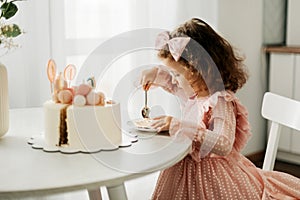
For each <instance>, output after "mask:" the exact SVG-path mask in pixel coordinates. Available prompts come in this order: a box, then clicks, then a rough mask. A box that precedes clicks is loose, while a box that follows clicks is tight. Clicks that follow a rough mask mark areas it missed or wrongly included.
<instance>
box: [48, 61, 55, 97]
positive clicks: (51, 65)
mask: <svg viewBox="0 0 300 200" xmlns="http://www.w3.org/2000/svg"><path fill="white" fill-rule="evenodd" d="M47 76H48V79H49V81H50V88H51V93H53V82H54V79H55V76H56V64H55V62H54V60H53V59H50V60H49V61H48V65H47Z"/></svg>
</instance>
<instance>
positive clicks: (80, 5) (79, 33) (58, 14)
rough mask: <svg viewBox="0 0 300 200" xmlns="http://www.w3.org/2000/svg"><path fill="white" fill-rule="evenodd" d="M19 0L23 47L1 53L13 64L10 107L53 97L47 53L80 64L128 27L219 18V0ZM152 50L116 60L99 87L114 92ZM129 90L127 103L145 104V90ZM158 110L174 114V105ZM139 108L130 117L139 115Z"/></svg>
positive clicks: (154, 100) (162, 101)
mask: <svg viewBox="0 0 300 200" xmlns="http://www.w3.org/2000/svg"><path fill="white" fill-rule="evenodd" d="M19 4H20V7H19V10H20V13H19V16H17V19H18V20H20V22H21V23H20V25H21V26H22V25H23V29H24V30H25V32H26V33H25V34H24V35H23V36H21V37H20V43H21V45H22V48H20V49H18V50H16V51H15V52H13V53H12V54H10V55H8V56H6V57H5V58H4V59H1V62H3V63H4V64H8V65H11V66H9V79H10V83H9V84H10V85H9V90H10V106H11V108H15V107H31V106H41V105H42V103H43V102H44V101H46V100H47V99H49V98H50V87H49V82H48V79H47V74H46V64H47V61H48V59H49V58H53V59H54V60H55V61H56V64H57V67H58V70H59V71H62V70H63V69H64V67H65V66H66V65H67V64H70V63H72V64H75V65H76V67H77V68H78V69H80V67H81V66H82V65H83V63H84V62H85V60H86V58H87V57H88V55H90V54H91V52H93V50H94V49H95V48H97V47H98V46H99V45H101V44H102V43H103V42H104V41H107V40H108V39H110V38H111V37H114V36H117V35H119V34H122V33H124V32H127V31H131V30H137V29H141V28H160V29H168V30H172V29H173V28H175V27H176V26H178V25H179V24H181V23H183V22H184V21H185V20H187V19H190V18H191V17H200V18H202V19H204V20H206V21H207V22H208V23H210V24H211V25H212V26H216V21H217V0H213V1H212V0H189V1H184V0H164V1H161V0H151V1H150V0H122V1H121V0H111V1H107V0H31V1H25V2H22V3H19ZM151 53H152V54H153V55H155V52H150V53H149V51H146V50H143V51H136V52H132V53H129V54H127V55H125V56H122V57H120V58H119V59H117V60H115V61H114V62H112V64H111V66H110V71H107V72H106V73H107V74H106V75H105V76H104V78H103V82H102V83H101V87H100V86H99V87H100V89H101V90H104V92H105V93H106V94H107V96H108V97H110V98H112V95H113V94H111V92H112V91H113V90H114V89H115V87H116V84H117V83H118V81H119V80H121V79H122V78H124V76H125V75H126V74H127V73H128V72H129V71H131V70H133V69H134V68H136V67H142V66H145V65H147V64H149V63H150V64H153V63H158V62H159V61H158V60H157V59H156V58H155V56H149V55H151ZM135 78H136V77H132V80H129V81H131V82H132V85H131V87H133V88H134V86H136V84H137V83H136V82H134V81H135V80H134V79H135ZM99 84H100V83H99ZM128 84H129V83H128ZM153 91H154V90H153ZM151 93H152V94H151ZM151 93H150V94H149V95H151V96H150V99H149V104H152V106H154V107H155V105H158V104H159V105H162V107H164V108H166V109H167V107H172V104H171V106H170V103H169V99H170V98H171V97H170V96H168V94H166V93H165V92H163V91H161V90H155V92H151ZM131 96H132V99H131V100H130V101H129V103H131V104H134V106H135V105H137V106H136V107H138V108H139V107H142V104H143V93H142V91H138V90H136V91H133V92H132V93H131ZM158 97H159V98H158ZM161 97H163V98H161ZM135 99H137V100H135ZM127 104H128V101H127ZM175 105H176V102H175ZM173 107H174V106H173ZM154 110H156V111H157V112H158V113H160V112H168V113H167V114H176V112H175V113H172V112H173V111H172V109H167V110H165V111H162V110H160V108H158V107H156V108H155V109H154ZM138 112H139V111H136V113H135V114H133V116H132V117H137V115H139V113H138ZM169 112H171V113H169ZM161 114H163V113H161ZM177 114H178V113H177ZM135 115H136V116H135Z"/></svg>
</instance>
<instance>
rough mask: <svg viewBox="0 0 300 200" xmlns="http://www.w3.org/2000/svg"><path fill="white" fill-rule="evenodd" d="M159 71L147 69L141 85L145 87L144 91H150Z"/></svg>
mask: <svg viewBox="0 0 300 200" xmlns="http://www.w3.org/2000/svg"><path fill="white" fill-rule="evenodd" d="M157 71H158V68H157V67H154V68H152V69H147V70H144V71H143V72H142V75H141V80H140V84H141V85H142V86H143V89H144V90H149V88H150V87H151V85H152V84H153V83H154V80H155V78H156V74H157Z"/></svg>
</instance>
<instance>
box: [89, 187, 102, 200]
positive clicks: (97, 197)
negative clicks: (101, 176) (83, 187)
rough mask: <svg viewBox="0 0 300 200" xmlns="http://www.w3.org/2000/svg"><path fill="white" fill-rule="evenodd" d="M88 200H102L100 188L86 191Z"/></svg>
mask: <svg viewBox="0 0 300 200" xmlns="http://www.w3.org/2000/svg"><path fill="white" fill-rule="evenodd" d="M88 193H89V198H90V200H102V197H101V191H100V188H97V189H93V190H88Z"/></svg>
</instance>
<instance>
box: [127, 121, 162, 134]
mask: <svg viewBox="0 0 300 200" xmlns="http://www.w3.org/2000/svg"><path fill="white" fill-rule="evenodd" d="M152 122H153V120H152V119H134V120H131V121H128V122H127V124H128V125H129V126H130V127H131V128H134V129H136V130H139V131H144V132H157V130H156V129H154V128H152V127H151V123H152Z"/></svg>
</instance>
